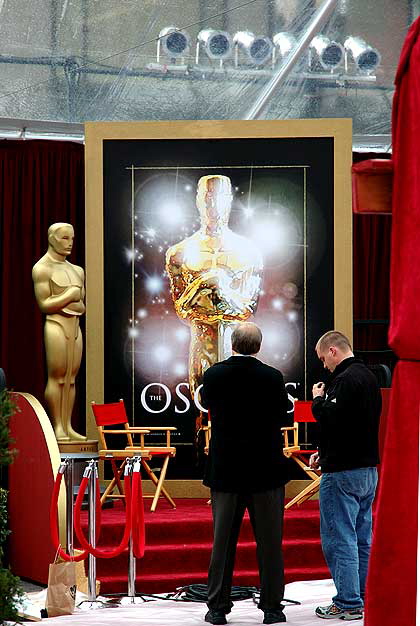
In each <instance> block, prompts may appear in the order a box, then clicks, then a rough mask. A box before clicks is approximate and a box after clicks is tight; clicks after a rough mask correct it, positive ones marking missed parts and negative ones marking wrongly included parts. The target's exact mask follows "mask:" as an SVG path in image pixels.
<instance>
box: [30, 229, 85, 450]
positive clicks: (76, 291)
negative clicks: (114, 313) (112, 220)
mask: <svg viewBox="0 0 420 626" xmlns="http://www.w3.org/2000/svg"><path fill="white" fill-rule="evenodd" d="M73 239H74V230H73V226H72V225H71V224H65V223H61V222H59V223H57V224H52V225H51V226H50V227H49V229H48V250H47V252H46V254H44V256H43V257H42V258H41V259H40V260H39V261H38V262H37V263H36V264H35V265H34V267H33V269H32V278H33V281H34V288H35V297H36V300H37V302H38V305H39V308H40V309H41V311H42V312H43V313H45V314H46V317H45V326H44V342H45V352H46V357H47V370H48V382H47V387H46V389H45V400H46V403H47V406H48V409H49V414H50V418H51V421H52V423H53V427H54V431H55V436H56V438H57V441H58V442H68V441H86V437H84V436H83V435H80V434H79V433H77V432H76V431H75V430H73V428H72V426H71V415H72V411H73V406H74V399H75V379H76V376H77V373H78V371H79V368H80V362H81V360H82V351H83V339H82V333H81V331H80V328H79V317H80V316H81V315H83V313H84V312H85V305H84V303H83V300H84V297H85V287H84V279H85V275H84V271H83V269H82V268H81V267H79V266H78V265H73V264H72V263H69V261H67V257H68V256H69V254H70V253H71V250H72V247H73Z"/></svg>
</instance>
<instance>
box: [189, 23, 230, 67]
mask: <svg viewBox="0 0 420 626" xmlns="http://www.w3.org/2000/svg"><path fill="white" fill-rule="evenodd" d="M200 48H201V49H203V50H204V52H205V53H206V54H207V56H208V57H209V59H215V60H218V61H223V60H224V59H228V58H229V57H230V56H232V38H231V36H230V35H229V33H227V32H225V31H222V30H213V29H211V28H207V29H205V30H202V31H200V32H199V33H198V36H197V48H196V54H195V61H196V63H198V57H199V54H200Z"/></svg>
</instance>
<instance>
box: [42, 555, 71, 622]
mask: <svg viewBox="0 0 420 626" xmlns="http://www.w3.org/2000/svg"><path fill="white" fill-rule="evenodd" d="M75 599H76V567H75V563H74V561H65V562H63V563H51V565H50V568H49V572H48V589H47V600H46V603H45V608H46V609H47V613H48V617H56V616H59V615H71V614H72V613H73V611H74V604H75Z"/></svg>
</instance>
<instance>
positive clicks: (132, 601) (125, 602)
mask: <svg viewBox="0 0 420 626" xmlns="http://www.w3.org/2000/svg"><path fill="white" fill-rule="evenodd" d="M113 602H118V604H119V606H134V605H136V604H144V603H145V602H148V600H146V599H145V598H143V597H142V596H123V597H122V598H119V599H118V600H113Z"/></svg>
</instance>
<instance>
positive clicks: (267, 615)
mask: <svg viewBox="0 0 420 626" xmlns="http://www.w3.org/2000/svg"><path fill="white" fill-rule="evenodd" d="M285 621H286V616H285V614H284V613H283V611H282V610H281V609H273V610H271V611H270V610H269V611H264V619H263V624H279V623H280V622H285Z"/></svg>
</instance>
